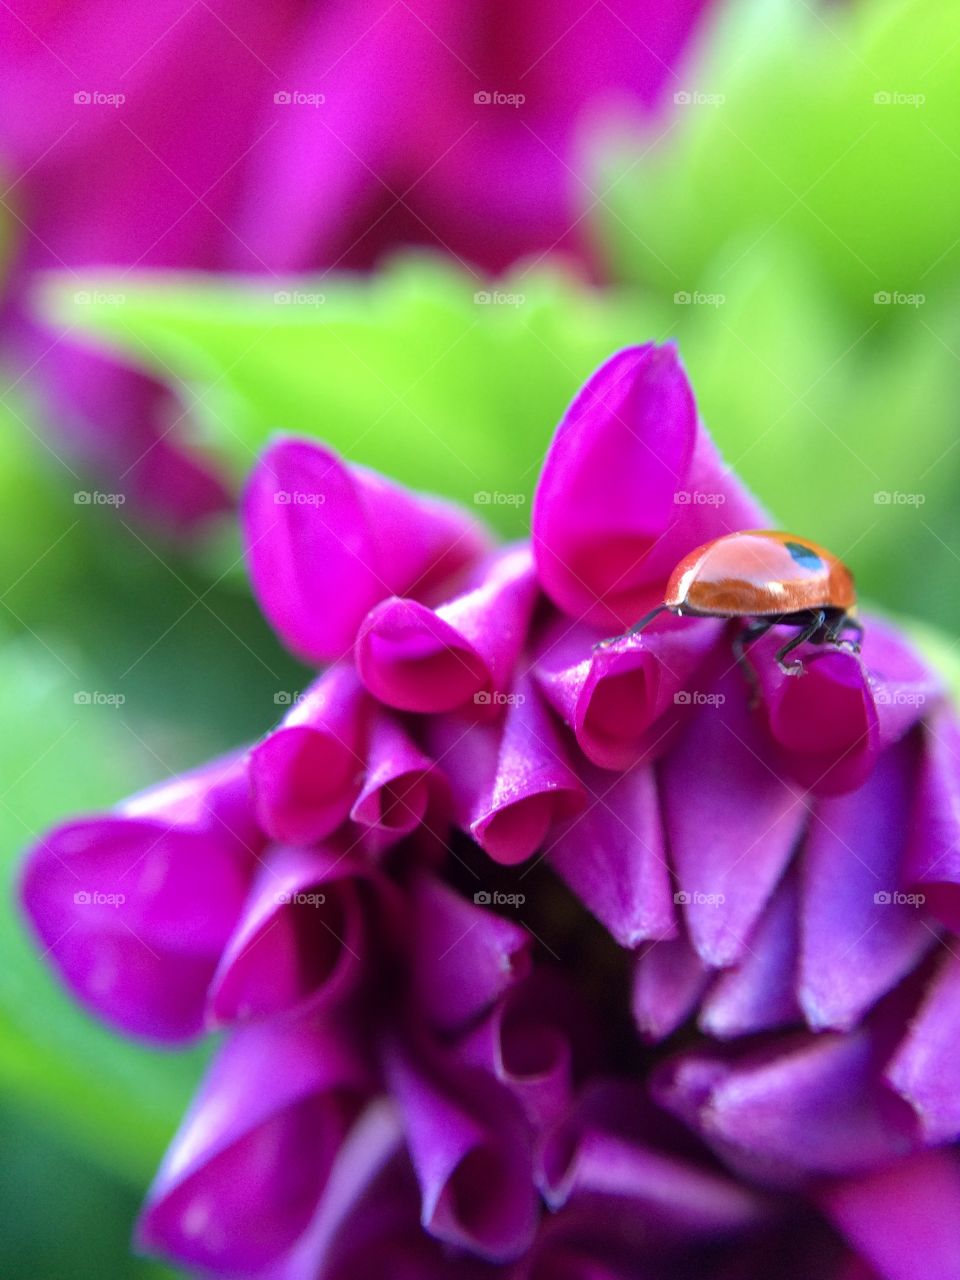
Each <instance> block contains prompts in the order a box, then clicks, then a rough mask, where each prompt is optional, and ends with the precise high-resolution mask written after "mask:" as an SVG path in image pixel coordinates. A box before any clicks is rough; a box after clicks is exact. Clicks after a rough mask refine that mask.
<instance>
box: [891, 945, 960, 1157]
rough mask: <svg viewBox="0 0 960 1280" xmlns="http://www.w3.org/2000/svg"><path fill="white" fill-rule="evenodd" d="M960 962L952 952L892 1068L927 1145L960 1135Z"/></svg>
mask: <svg viewBox="0 0 960 1280" xmlns="http://www.w3.org/2000/svg"><path fill="white" fill-rule="evenodd" d="M958 1042H960V959H958V957H957V956H956V955H955V954H953V953H951V952H947V953H946V954H945V955H944V957H943V961H942V963H941V967H940V971H939V973H938V975H937V977H936V979H935V980H934V982H933V983H932V984H931V986H930V990H929V991H928V993H927V995H926V998H925V999H924V1002H923V1005H922V1006H921V1008H920V1011H919V1013H918V1014H917V1015H916V1017H915V1018H914V1019H913V1020H912V1021H911V1023H910V1026H909V1029H908V1031H907V1034H906V1037H905V1039H904V1041H903V1043H902V1044H901V1045H899V1046H898V1048H897V1051H896V1053H895V1054H894V1057H893V1059H892V1060H891V1062H890V1064H889V1066H888V1067H887V1072H886V1074H887V1079H888V1080H889V1081H890V1084H891V1085H892V1086H893V1088H894V1089H896V1091H897V1092H898V1093H899V1094H900V1096H901V1097H903V1098H905V1099H906V1100H907V1102H909V1103H910V1105H911V1106H912V1107H913V1109H914V1110H915V1111H916V1113H917V1116H918V1117H919V1120H920V1125H921V1127H922V1130H923V1133H924V1135H925V1137H926V1139H927V1141H928V1142H931V1143H935V1142H953V1141H955V1140H956V1139H957V1137H958V1136H960V1055H958V1054H957V1044H958Z"/></svg>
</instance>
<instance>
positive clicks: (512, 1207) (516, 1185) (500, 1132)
mask: <svg viewBox="0 0 960 1280" xmlns="http://www.w3.org/2000/svg"><path fill="white" fill-rule="evenodd" d="M386 1071H387V1079H388V1083H389V1085H390V1091H391V1093H392V1094H393V1096H394V1097H395V1098H396V1100H397V1102H398V1104H399V1107H400V1110H401V1113H402V1115H403V1121H404V1129H405V1131H406V1135H407V1143H408V1145H409V1148H410V1155H411V1158H412V1160H413V1165H414V1168H415V1170H416V1173H417V1180H418V1182H419V1183H420V1190H421V1196H422V1209H421V1221H422V1223H423V1225H424V1227H425V1228H426V1229H427V1231H429V1232H430V1233H431V1234H432V1235H434V1236H436V1237H437V1238H438V1239H439V1240H443V1241H446V1242H447V1243H448V1244H451V1245H454V1246H456V1247H458V1248H461V1249H467V1250H469V1251H470V1252H471V1253H475V1254H478V1255H479V1256H481V1257H484V1258H487V1259H488V1260H489V1261H491V1262H506V1261H508V1260H510V1259H512V1258H516V1257H519V1256H520V1255H521V1254H522V1253H523V1252H524V1251H525V1250H526V1249H527V1248H528V1247H529V1245H530V1243H531V1241H532V1239H533V1235H534V1231H535V1229H536V1222H537V1204H536V1194H535V1192H534V1189H533V1177H532V1157H531V1152H530V1144H529V1137H528V1136H527V1130H526V1125H525V1123H524V1122H523V1120H522V1118H521V1116H520V1113H519V1110H518V1109H517V1108H516V1104H515V1103H514V1102H513V1099H512V1098H510V1095H509V1094H508V1093H507V1092H506V1091H505V1090H503V1089H501V1088H500V1087H499V1086H498V1085H497V1084H496V1083H495V1082H494V1081H491V1080H488V1079H487V1078H486V1077H484V1076H483V1075H482V1074H480V1073H473V1072H471V1073H467V1072H466V1071H465V1073H464V1074H463V1075H462V1076H456V1077H453V1078H451V1077H449V1076H448V1075H446V1074H444V1075H441V1074H440V1073H439V1072H437V1071H436V1070H434V1069H432V1068H427V1067H424V1066H423V1065H422V1064H420V1063H418V1062H415V1061H414V1060H413V1059H411V1058H410V1057H408V1056H407V1055H406V1054H405V1053H403V1052H401V1051H400V1049H399V1048H398V1047H397V1046H392V1047H391V1048H389V1049H388V1051H387V1055H386Z"/></svg>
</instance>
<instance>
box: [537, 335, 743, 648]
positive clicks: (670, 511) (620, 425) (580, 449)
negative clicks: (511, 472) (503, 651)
mask: <svg viewBox="0 0 960 1280" xmlns="http://www.w3.org/2000/svg"><path fill="white" fill-rule="evenodd" d="M760 518H761V513H760V512H759V511H758V509H757V508H756V507H754V506H753V504H752V503H751V502H750V501H749V499H747V498H746V497H745V495H743V493H742V490H740V488H739V486H738V485H737V482H736V481H735V480H733V479H732V478H731V477H730V476H729V475H728V474H726V473H725V472H724V471H723V469H722V467H721V465H720V462H719V459H718V458H717V457H716V453H715V450H714V449H713V447H712V445H710V444H709V442H708V441H707V440H706V437H705V435H703V433H701V432H700V431H699V428H698V425H697V415H696V406H695V404H694V400H693V394H692V392H691V390H690V386H689V383H688V382H687V378H686V375H685V373H684V371H683V369H682V367H681V365H680V362H679V360H678V358H677V354H676V351H675V350H674V348H673V347H672V346H665V347H656V346H654V345H653V344H652V343H649V344H647V345H646V346H642V347H631V348H629V349H628V350H626V351H621V352H619V353H618V354H617V355H615V356H613V357H611V359H610V360H608V361H607V362H606V364H604V365H603V366H602V367H601V368H600V369H598V370H597V372H596V373H595V374H593V376H592V377H591V378H590V379H589V381H588V382H587V383H586V384H585V386H584V387H583V388H582V389H581V391H580V392H579V394H578V395H577V397H576V399H575V400H574V401H573V403H572V404H571V406H570V408H569V409H568V410H567V413H566V415H565V416H564V419H563V421H562V422H561V423H560V426H559V427H558V428H557V433H556V435H555V436H554V439H553V443H552V444H551V446H550V450H549V452H548V454H547V458H546V462H545V463H544V468H543V473H542V475H541V477H540V483H539V485H538V487H537V492H536V496H535V499H534V506H533V529H532V531H533V545H534V552H535V554H536V557H537V567H538V570H539V574H540V580H541V583H542V585H543V589H544V591H545V592H546V593H547V595H548V596H550V598H551V599H552V600H553V602H554V603H555V604H556V605H557V606H558V607H559V608H560V609H562V610H564V612H566V613H567V614H569V615H570V616H571V617H574V618H578V619H583V620H584V621H589V622H591V623H595V624H596V625H598V626H601V627H611V628H613V629H615V630H623V628H624V627H627V626H629V625H630V624H631V623H632V622H634V621H636V619H637V618H638V617H639V616H640V615H641V614H642V613H644V612H645V611H646V610H647V609H649V608H650V607H651V605H654V604H658V603H659V602H660V600H661V599H662V598H663V587H664V584H665V582H666V579H667V577H668V576H669V574H670V572H671V570H672V569H673V567H674V565H675V564H676V563H677V561H678V560H680V559H681V558H682V556H683V555H684V554H685V553H686V552H687V551H692V550H693V548H694V547H696V546H698V545H699V544H700V543H701V542H704V541H707V540H708V539H709V538H711V537H718V536H719V535H720V534H722V533H727V532H729V531H730V530H732V529H737V528H744V527H747V528H750V527H756V521H757V520H758V519H760Z"/></svg>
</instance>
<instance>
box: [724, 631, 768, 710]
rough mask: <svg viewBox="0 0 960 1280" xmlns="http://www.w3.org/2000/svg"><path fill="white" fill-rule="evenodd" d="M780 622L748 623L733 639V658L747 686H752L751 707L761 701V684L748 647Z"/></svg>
mask: <svg viewBox="0 0 960 1280" xmlns="http://www.w3.org/2000/svg"><path fill="white" fill-rule="evenodd" d="M779 621H780V619H779V618H756V619H754V621H753V622H749V623H747V625H746V626H745V627H741V629H740V630H739V631H738V632H737V634H736V635H735V636H734V637H733V646H732V647H733V656H734V657H735V658H736V660H737V664H738V666H739V667H740V670H741V671H742V672H743V674H744V675H745V676H746V678H747V684H748V685H749V686H750V706H751V707H755V706H756V705H757V703H758V702H759V701H760V682H759V680H758V679H757V673H756V671H754V669H753V664H752V663H751V661H750V659H749V658H748V657H747V645H748V644H752V643H753V642H754V640H759V639H760V637H761V636H762V635H766V633H767V632H768V631H769V630H770V628H771V627H773V626H775V625H776V624H777V623H778V622H779Z"/></svg>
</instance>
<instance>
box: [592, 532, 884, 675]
mask: <svg viewBox="0 0 960 1280" xmlns="http://www.w3.org/2000/svg"><path fill="white" fill-rule="evenodd" d="M661 613H673V614H676V615H677V617H691V618H745V619H748V621H747V625H746V626H745V627H744V628H743V629H742V630H741V631H740V632H739V633H738V635H737V636H736V638H735V640H734V653H735V655H736V658H737V661H738V662H739V663H740V664H741V666H743V667H744V669H745V670H746V671H747V673H748V675H749V676H750V677H751V680H752V678H753V672H752V670H751V669H750V665H749V663H748V662H747V661H746V657H745V650H746V647H747V645H748V644H751V643H752V642H753V641H754V640H757V639H759V637H760V636H762V635H764V633H765V632H767V631H769V630H770V628H771V627H776V626H779V625H780V624H782V623H783V624H787V625H790V626H795V627H796V628H797V631H796V634H795V635H793V636H792V637H791V638H790V639H789V640H788V641H787V643H786V644H785V645H783V647H782V648H780V649H778V650H777V662H778V663H779V665H780V669H781V670H782V671H784V672H786V673H787V674H788V675H801V674H802V672H803V664H802V663H801V662H798V661H797V662H787V661H786V659H787V657H788V655H789V654H791V653H792V652H793V650H794V649H796V648H797V647H798V646H799V645H802V644H805V643H807V641H809V642H811V643H812V644H823V643H828V644H833V645H837V646H838V647H843V648H846V649H848V650H850V651H852V652H853V653H859V652H860V641H861V640H862V639H863V627H862V626H861V624H860V623H859V621H858V620H857V595H856V590H855V588H854V585H853V575H852V574H851V572H850V570H849V569H848V568H847V566H846V565H845V564H844V563H843V561H842V560H839V559H838V558H837V557H836V556H835V555H833V553H832V552H830V551H827V550H825V548H823V547H819V546H817V544H816V543H815V542H809V541H808V540H807V539H806V538H798V537H796V536H795V535H794V534H792V533H779V532H776V531H774V530H771V529H748V530H744V531H743V532H742V533H728V534H726V535H725V536H724V537H722V538H715V539H714V540H713V541H712V542H705V543H704V544H703V546H702V547H697V549H696V550H695V551H691V552H690V554H689V555H686V556H684V558H683V559H682V560H681V561H680V563H679V564H678V565H677V567H676V568H675V569H674V571H673V573H671V575H670V579H669V581H668V582H667V589H666V591H665V593H664V598H663V604H659V605H657V607H656V608H655V609H651V610H650V612H649V613H648V614H647V615H646V617H643V618H641V619H640V621H639V622H638V623H636V625H635V626H632V627H631V628H630V630H629V631H625V632H624V633H623V635H622V636H612V637H611V638H610V639H609V640H601V642H600V645H601V646H602V647H606V646H607V645H611V644H616V643H617V642H618V641H620V640H623V639H625V638H626V637H627V636H632V635H636V634H637V632H638V631H642V630H643V628H644V627H645V626H646V625H647V623H648V622H650V621H652V620H653V619H654V618H656V617H657V616H658V615H659V614H661ZM844 631H853V632H855V633H856V639H855V640H853V641H851V640H845V639H843V632H844Z"/></svg>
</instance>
